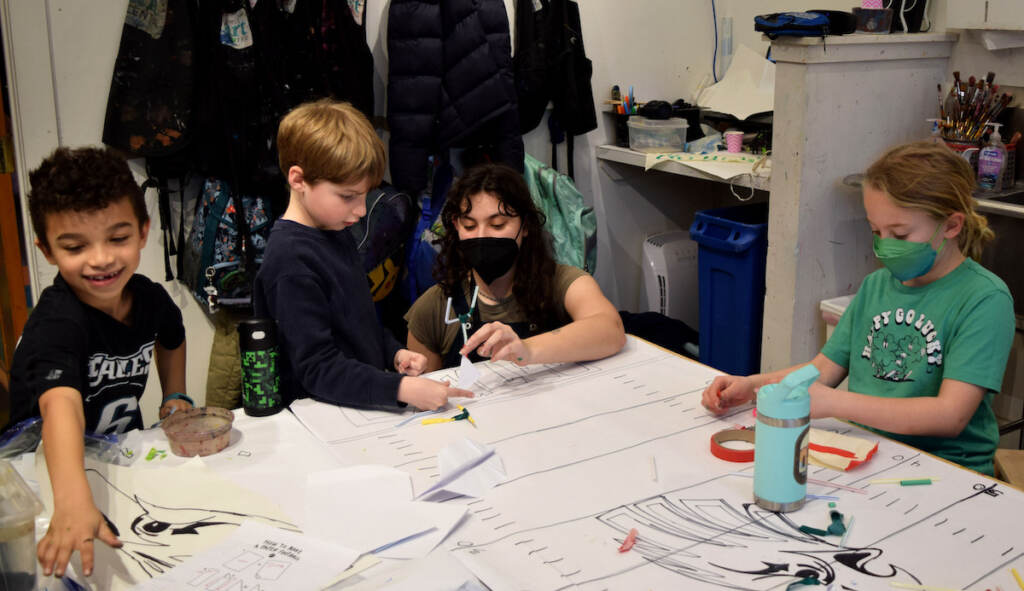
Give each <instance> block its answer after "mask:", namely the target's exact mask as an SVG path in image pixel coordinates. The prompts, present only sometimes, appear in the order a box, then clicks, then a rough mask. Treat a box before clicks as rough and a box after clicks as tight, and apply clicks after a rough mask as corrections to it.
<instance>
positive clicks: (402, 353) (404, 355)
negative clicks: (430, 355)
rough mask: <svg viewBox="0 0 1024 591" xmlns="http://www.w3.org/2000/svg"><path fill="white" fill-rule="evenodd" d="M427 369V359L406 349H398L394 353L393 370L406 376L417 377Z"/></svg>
mask: <svg viewBox="0 0 1024 591" xmlns="http://www.w3.org/2000/svg"><path fill="white" fill-rule="evenodd" d="M426 368H427V357H426V356H425V355H423V354H422V353H415V352H413V351H410V350H408V349H399V350H398V352H397V353H395V370H396V371H397V372H398V373H401V374H405V375H407V376H418V375H420V374H421V373H423V370H424V369H426Z"/></svg>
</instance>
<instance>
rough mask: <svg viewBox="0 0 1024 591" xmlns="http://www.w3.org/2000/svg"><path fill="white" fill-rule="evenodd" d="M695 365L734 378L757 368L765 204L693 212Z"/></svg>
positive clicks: (765, 245) (765, 240)
mask: <svg viewBox="0 0 1024 591" xmlns="http://www.w3.org/2000/svg"><path fill="white" fill-rule="evenodd" d="M690 237H691V238H693V240H694V241H696V242H697V245H698V251H697V275H698V282H699V292H700V361H701V363H704V364H705V365H710V366H711V367H714V368H716V369H719V370H721V371H724V372H727V373H730V374H733V375H749V374H752V373H757V372H758V370H759V369H760V367H761V321H762V319H763V317H764V269H765V259H766V258H767V255H768V204H766V203H757V204H753V205H741V206H738V207H725V208H721V209H709V210H705V211H698V212H697V217H696V219H694V221H693V224H692V225H691V226H690Z"/></svg>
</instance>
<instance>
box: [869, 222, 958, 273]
mask: <svg viewBox="0 0 1024 591" xmlns="http://www.w3.org/2000/svg"><path fill="white" fill-rule="evenodd" d="M941 227H942V224H941V223H939V225H938V226H936V228H935V232H933V233H932V237H931V238H930V239H929V240H928V242H910V241H909V240H900V239H898V238H879V237H878V236H875V237H874V250H875V257H877V258H878V260H879V261H880V262H881V263H882V264H883V265H885V268H886V269H889V272H890V273H892V275H893V277H895V278H896V279H899V280H900V281H909V280H911V279H915V278H917V277H920V276H922V275H924V274H925V273H927V272H928V271H931V270H932V265H934V264H935V257H937V256H938V255H939V253H940V252H942V247H943V246H945V245H946V240H945V239H943V240H942V244H940V245H939V250H935V249H934V248H932V240H934V239H935V235H936V234H938V233H939V228H941Z"/></svg>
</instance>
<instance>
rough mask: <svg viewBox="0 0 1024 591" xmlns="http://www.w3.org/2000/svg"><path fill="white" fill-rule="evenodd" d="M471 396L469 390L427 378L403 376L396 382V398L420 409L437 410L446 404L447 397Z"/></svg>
mask: <svg viewBox="0 0 1024 591" xmlns="http://www.w3.org/2000/svg"><path fill="white" fill-rule="evenodd" d="M450 397H454V398H472V397H473V393H472V392H470V391H469V390H462V389H460V388H453V387H452V386H451V384H449V383H448V382H435V381H434V380H430V379H427V378H413V377H405V378H402V381H401V382H399V384H398V400H399V401H401V402H404V403H406V404H410V405H412V406H415V407H416V408H418V409H420V410H437V409H439V408H443V407H444V405H446V404H448V398H450Z"/></svg>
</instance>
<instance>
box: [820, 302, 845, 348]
mask: <svg viewBox="0 0 1024 591" xmlns="http://www.w3.org/2000/svg"><path fill="white" fill-rule="evenodd" d="M852 301H853V296H852V295H846V296H840V297H838V298H832V299H828V300H821V304H820V305H819V307H820V308H821V319H822V320H824V321H825V341H826V342H828V340H829V339H830V338H832V333H833V332H835V330H836V325H837V324H839V319H840V318H841V317H842V316H843V312H845V311H846V307H847V306H849V305H850V302H852Z"/></svg>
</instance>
